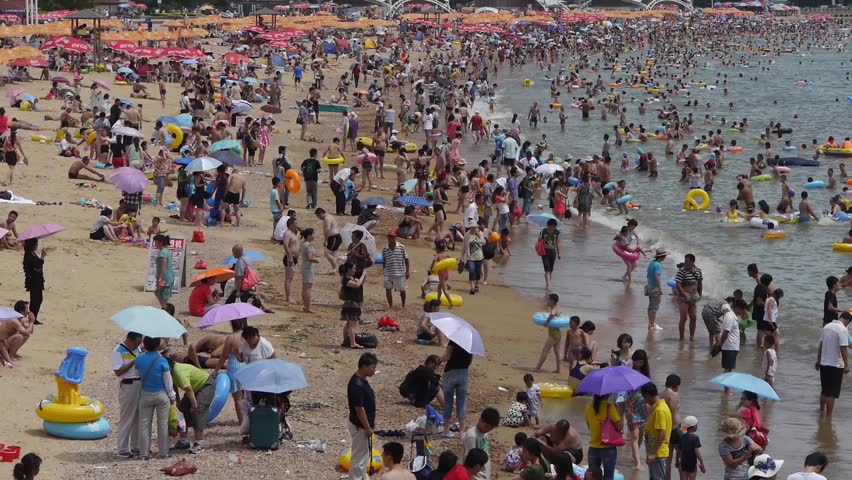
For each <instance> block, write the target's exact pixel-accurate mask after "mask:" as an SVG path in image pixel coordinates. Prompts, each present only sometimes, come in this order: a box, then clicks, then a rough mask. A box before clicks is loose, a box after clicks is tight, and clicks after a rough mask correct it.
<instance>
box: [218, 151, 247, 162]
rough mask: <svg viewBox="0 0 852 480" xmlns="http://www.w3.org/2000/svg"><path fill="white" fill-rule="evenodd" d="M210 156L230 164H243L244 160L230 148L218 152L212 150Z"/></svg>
mask: <svg viewBox="0 0 852 480" xmlns="http://www.w3.org/2000/svg"><path fill="white" fill-rule="evenodd" d="M210 156H211V157H213V158H215V159H216V160H219V161H220V162H222V163H228V164H230V165H245V164H246V162H245V161H244V160H243V157H241V156H239V155H237V154H236V153H234V152H232V151H231V150H219V151H218V152H213V153H211V154H210Z"/></svg>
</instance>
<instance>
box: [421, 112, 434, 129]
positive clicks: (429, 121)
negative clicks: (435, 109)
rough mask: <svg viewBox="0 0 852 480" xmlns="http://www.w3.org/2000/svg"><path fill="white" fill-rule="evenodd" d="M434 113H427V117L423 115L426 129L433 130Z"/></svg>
mask: <svg viewBox="0 0 852 480" xmlns="http://www.w3.org/2000/svg"><path fill="white" fill-rule="evenodd" d="M432 118H433V117H432V114H431V113H427V114H426V116H425V117H423V129H424V130H432Z"/></svg>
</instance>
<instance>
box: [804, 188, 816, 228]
mask: <svg viewBox="0 0 852 480" xmlns="http://www.w3.org/2000/svg"><path fill="white" fill-rule="evenodd" d="M801 195H802V201H801V202H799V223H807V222H810V221H811V218H813V219H814V220H816V221H817V222H818V221H819V216H817V214H816V212H814V209H813V207H811V204H810V202H808V192H802V194H801Z"/></svg>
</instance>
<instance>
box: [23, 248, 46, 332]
mask: <svg viewBox="0 0 852 480" xmlns="http://www.w3.org/2000/svg"><path fill="white" fill-rule="evenodd" d="M37 250H38V239H37V238H28V239H26V240H24V287H25V288H26V289H27V291H28V292H30V312H32V314H33V318H35V324H36V325H41V324H42V322H40V321H39V319H38V312H39V311H40V310H41V304H42V302H43V301H44V257H46V256H47V249H45V248H42V249H41V252H40V253H38V254H37V253H36V251H37Z"/></svg>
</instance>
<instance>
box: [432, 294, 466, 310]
mask: <svg viewBox="0 0 852 480" xmlns="http://www.w3.org/2000/svg"><path fill="white" fill-rule="evenodd" d="M437 299H438V292H429V293H427V294H426V298H425V300H426V301H427V302H431V301H432V300H437ZM450 301H452V302H453V306H454V307H461V306H462V304H463V303H464V299H462V297H461V295H458V294H456V293H451V294H450V298H447V296H446V295H441V305H443V306H445V307H449V306H450Z"/></svg>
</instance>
